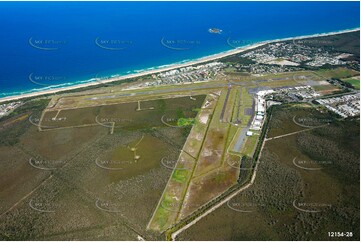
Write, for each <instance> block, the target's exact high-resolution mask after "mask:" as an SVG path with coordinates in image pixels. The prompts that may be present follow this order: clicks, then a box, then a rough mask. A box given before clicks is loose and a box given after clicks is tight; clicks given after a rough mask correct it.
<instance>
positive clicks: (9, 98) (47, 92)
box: [0, 28, 360, 103]
mask: <svg viewBox="0 0 361 242" xmlns="http://www.w3.org/2000/svg"><path fill="white" fill-rule="evenodd" d="M356 31H360V28H354V29H345V30H340V31H333V32H327V33H319V34H311V35H303V36H296V37H287V38H281V39H274V40H266V41H261V42H258V43H254V44H251V45H246V46H242V47H237V48H234V49H231V50H227V51H223V52H220V53H217V54H213V55H208V56H205V57H200V58H198V59H194V60H190V61H186V62H184V63H183V62H182V61H180V62H178V63H174V64H168V65H163V66H160V67H154V68H153V67H152V68H148V69H150V70H147V69H145V70H144V71H140V72H138V73H132V74H126V75H122V76H116V75H115V77H110V78H107V79H105V80H100V81H101V82H98V81H96V80H94V81H91V80H89V82H86V83H83V84H75V85H71V86H67V87H60V88H53V89H52V88H51V87H49V88H50V89H48V90H44V91H35V92H30V93H26V94H20V95H14V96H7V97H2V98H0V103H2V102H8V101H13V100H14V101H15V100H19V99H23V98H31V97H36V96H41V95H50V94H56V93H58V92H64V91H70V90H75V89H80V88H84V87H90V86H97V85H102V84H104V83H111V82H115V81H122V80H126V79H130V78H138V77H141V76H145V75H152V74H157V73H160V72H164V71H170V70H173V69H178V68H182V67H187V66H192V65H198V64H201V63H204V62H209V61H216V60H217V59H221V58H224V57H228V56H231V55H235V54H239V53H242V52H245V51H248V50H252V49H255V48H258V47H261V46H263V45H267V44H270V43H276V42H281V41H289V40H299V39H308V38H316V37H324V36H331V35H337V34H345V33H351V32H356Z"/></svg>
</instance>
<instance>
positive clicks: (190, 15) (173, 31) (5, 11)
mask: <svg viewBox="0 0 361 242" xmlns="http://www.w3.org/2000/svg"><path fill="white" fill-rule="evenodd" d="M359 8H360V3H359V2H88V3H85V2H0V29H1V31H0V97H6V96H11V95H18V94H21V93H28V92H34V91H38V90H44V89H49V88H54V87H61V86H68V85H74V84H79V83H82V82H88V81H91V80H92V79H94V78H97V77H106V76H111V75H124V74H129V73H135V72H139V71H142V70H146V69H152V68H157V67H159V66H164V65H168V64H172V63H178V62H184V61H189V60H192V59H196V58H200V57H203V56H207V55H211V54H216V53H219V52H222V51H226V50H230V49H232V48H233V47H234V46H235V45H237V47H238V46H242V45H248V44H252V43H254V42H257V41H263V40H272V39H279V38H285V37H293V36H301V35H309V34H317V33H325V32H332V31H339V30H344V29H352V28H359V27H360V22H359V19H360V15H359ZM209 28H219V29H222V33H221V34H212V33H209V32H208V29H209ZM229 43H232V46H231V45H229Z"/></svg>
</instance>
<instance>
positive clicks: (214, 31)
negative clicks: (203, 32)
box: [208, 28, 222, 34]
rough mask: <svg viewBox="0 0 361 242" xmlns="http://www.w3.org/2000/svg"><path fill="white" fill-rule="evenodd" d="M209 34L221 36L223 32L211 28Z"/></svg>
mask: <svg viewBox="0 0 361 242" xmlns="http://www.w3.org/2000/svg"><path fill="white" fill-rule="evenodd" d="M208 32H209V33H211V34H221V33H222V30H221V29H217V28H210V29H208Z"/></svg>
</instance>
